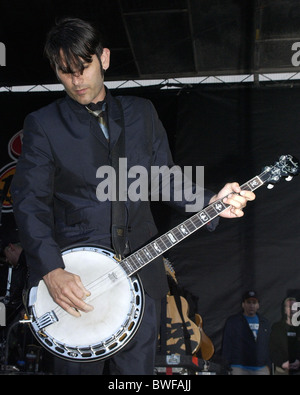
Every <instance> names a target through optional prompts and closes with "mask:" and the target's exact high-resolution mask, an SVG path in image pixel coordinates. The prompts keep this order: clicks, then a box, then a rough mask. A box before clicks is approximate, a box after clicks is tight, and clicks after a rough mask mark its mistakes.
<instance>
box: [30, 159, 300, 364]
mask: <svg viewBox="0 0 300 395" xmlns="http://www.w3.org/2000/svg"><path fill="white" fill-rule="evenodd" d="M298 173H299V164H298V161H297V160H296V159H295V158H294V157H292V156H291V155H282V156H281V157H280V158H279V159H278V161H277V162H275V164H274V165H273V166H267V167H265V168H264V170H263V171H262V173H261V174H260V175H258V176H255V177H254V178H252V179H251V180H249V181H248V182H247V183H245V184H243V185H242V186H241V189H242V190H248V191H254V190H255V189H257V188H259V187H260V186H262V185H263V184H268V188H270V187H273V186H274V184H275V183H277V182H278V181H279V180H280V178H281V177H285V178H286V180H288V181H289V180H291V179H292V178H293V176H295V175H297V174H298ZM228 207H229V205H226V204H225V203H224V202H223V199H219V200H217V201H215V202H214V203H212V204H210V205H209V206H207V207H206V208H204V209H203V210H201V211H199V212H198V213H197V214H194V215H193V216H192V217H190V218H189V219H187V220H185V221H184V222H182V223H181V224H179V225H178V226H176V227H174V228H173V229H171V230H170V231H168V232H167V233H165V234H163V235H162V236H160V237H158V238H156V239H155V240H153V241H151V242H150V243H149V244H147V245H146V246H144V247H142V248H140V249H139V250H137V251H136V252H134V253H133V254H131V255H130V256H128V257H126V258H124V259H122V260H121V261H118V260H117V259H116V258H115V256H114V253H113V252H112V251H109V250H107V249H104V248H101V247H99V246H91V245H89V246H87V245H86V246H85V245H79V246H74V247H70V248H68V249H65V250H63V251H62V257H63V261H64V264H65V267H66V269H67V270H68V271H70V272H73V273H75V274H78V275H79V276H80V277H81V280H82V282H83V284H84V286H85V287H86V288H87V289H88V290H89V291H90V293H91V295H90V296H89V297H88V298H87V299H86V302H87V303H90V304H92V305H93V306H94V310H93V311H92V312H89V313H82V315H81V317H79V318H76V317H73V316H72V315H70V314H68V313H67V312H66V311H65V310H63V309H62V308H61V307H60V306H58V305H57V304H56V303H55V302H54V301H53V299H52V297H51V296H50V294H49V292H48V289H47V287H46V285H45V283H44V281H43V280H41V281H40V282H39V283H38V285H37V286H36V287H33V288H31V290H30V291H29V295H28V312H29V319H28V321H27V322H29V323H30V328H31V330H32V332H33V334H34V335H35V337H36V339H37V340H38V341H39V342H40V343H41V345H42V346H43V347H45V348H46V349H47V350H48V351H50V352H52V353H53V354H55V355H56V356H58V357H60V358H63V359H66V360H71V361H78V362H84V361H86V362H90V361H96V360H98V361H99V360H105V359H107V358H109V357H111V356H112V355H113V354H115V353H117V352H119V351H120V350H121V349H122V348H123V347H124V346H125V345H126V344H127V343H128V342H130V340H131V339H132V338H133V337H134V335H135V333H136V332H137V330H138V328H139V325H140V323H141V320H142V317H143V312H144V291H143V288H142V285H141V282H140V279H139V276H138V274H137V272H138V271H139V270H140V269H141V268H142V267H144V266H145V265H147V264H148V263H150V262H151V261H152V260H154V259H155V258H157V257H158V256H160V255H162V254H163V253H165V252H166V251H167V250H169V249H170V248H172V247H173V246H174V245H175V244H177V243H178V242H180V241H181V240H183V239H185V238H186V237H188V236H189V235H191V234H192V233H194V232H195V231H196V230H198V229H200V228H201V227H202V226H204V225H205V224H207V223H208V222H209V221H211V220H212V219H213V218H215V217H217V216H218V215H219V214H220V213H222V212H223V211H224V210H226V209H227V208H228Z"/></svg>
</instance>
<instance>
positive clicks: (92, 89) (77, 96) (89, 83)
mask: <svg viewBox="0 0 300 395" xmlns="http://www.w3.org/2000/svg"><path fill="white" fill-rule="evenodd" d="M62 57H63V54H62ZM109 57H110V53H109V50H108V49H107V48H104V50H103V53H102V55H101V57H100V60H101V63H102V67H103V69H104V70H106V69H107V68H108V67H109ZM56 74H57V77H58V78H59V80H60V81H61V83H62V84H63V86H64V88H65V90H66V92H67V94H68V95H69V96H70V97H71V98H72V99H74V100H76V101H77V102H78V103H80V104H83V105H87V104H89V103H97V102H98V101H101V100H104V97H105V88H104V78H103V75H102V68H101V65H100V62H99V59H98V57H97V56H96V55H93V56H92V62H91V63H85V64H84V70H83V72H82V73H81V72H80V71H79V70H75V71H74V72H73V73H65V72H63V71H62V70H61V69H59V68H57V69H56Z"/></svg>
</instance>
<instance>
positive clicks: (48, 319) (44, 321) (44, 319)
mask: <svg viewBox="0 0 300 395" xmlns="http://www.w3.org/2000/svg"><path fill="white" fill-rule="evenodd" d="M57 321H58V318H57V316H56V314H55V313H54V311H53V310H52V311H49V312H47V313H45V314H43V315H42V316H41V317H39V318H38V319H36V320H35V321H34V322H32V326H33V328H34V329H35V330H36V331H37V332H40V331H41V330H42V329H43V328H45V327H46V326H49V325H51V324H54V322H57Z"/></svg>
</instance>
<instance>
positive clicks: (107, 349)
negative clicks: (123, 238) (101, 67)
mask: <svg viewBox="0 0 300 395" xmlns="http://www.w3.org/2000/svg"><path fill="white" fill-rule="evenodd" d="M83 250H84V251H94V252H96V253H100V254H103V255H105V256H108V257H109V258H111V259H113V260H114V261H115V262H116V263H117V264H118V261H117V260H116V259H115V257H114V253H113V251H111V250H109V249H108V248H104V247H101V246H99V245H95V244H92V245H89V244H87V245H82V244H77V245H73V246H70V247H67V248H65V249H63V250H62V255H65V254H67V253H70V252H76V251H83ZM127 279H128V281H129V282H130V285H131V291H132V293H133V295H132V297H131V301H130V303H131V304H132V307H131V311H129V312H128V313H127V316H128V319H127V320H126V321H125V322H124V325H121V326H120V328H118V329H117V330H116V331H115V332H114V333H112V334H111V336H109V337H108V338H105V339H101V340H100V341H99V342H96V343H93V344H87V345H84V346H76V345H70V344H68V343H67V342H61V341H58V340H56V339H55V338H54V337H53V336H52V335H49V333H48V332H47V328H46V327H45V328H42V329H39V328H38V326H37V322H38V320H39V319H40V318H41V317H37V314H36V307H35V305H36V303H32V304H31V305H30V306H29V308H30V312H31V314H30V317H31V318H32V322H31V325H30V329H31V331H32V333H33V334H34V336H35V338H36V339H37V340H38V342H39V343H40V344H41V345H42V346H44V347H45V348H46V349H47V350H48V351H50V352H51V353H52V354H54V355H55V356H57V357H59V358H61V359H64V360H69V361H73V362H94V361H104V360H106V359H108V358H110V357H111V356H113V355H114V354H116V353H117V352H119V351H121V349H123V348H124V347H125V346H126V345H127V344H128V343H129V342H130V341H131V339H132V338H133V337H134V335H135V334H136V332H137V330H138V329H139V326H140V324H141V321H142V318H143V315H144V305H145V295H144V290H143V287H142V283H141V280H140V278H139V276H138V275H137V274H134V275H132V276H128V275H127ZM41 281H43V280H41ZM41 281H40V282H41ZM39 284H40V283H39ZM39 284H38V285H37V286H36V287H34V289H31V290H30V294H31V292H32V291H33V294H34V293H36V292H37V289H38V286H39Z"/></svg>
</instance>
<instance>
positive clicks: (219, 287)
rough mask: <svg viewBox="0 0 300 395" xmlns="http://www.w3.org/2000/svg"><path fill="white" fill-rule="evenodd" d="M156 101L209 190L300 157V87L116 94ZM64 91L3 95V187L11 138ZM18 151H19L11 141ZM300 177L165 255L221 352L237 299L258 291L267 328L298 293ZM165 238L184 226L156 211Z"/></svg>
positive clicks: (6, 210) (173, 141) (5, 233)
mask: <svg viewBox="0 0 300 395" xmlns="http://www.w3.org/2000/svg"><path fill="white" fill-rule="evenodd" d="M113 93H114V94H137V95H140V96H143V97H148V98H150V99H151V100H152V101H153V103H154V104H155V106H156V108H157V111H158V113H159V115H160V118H161V119H162V121H163V123H164V125H165V127H166V130H167V132H168V136H169V140H170V145H171V149H172V152H173V155H174V158H175V161H176V163H177V164H179V165H181V166H185V165H193V166H204V169H205V170H204V174H205V185H206V187H208V188H210V189H212V190H215V191H217V190H218V189H220V188H221V187H222V186H223V184H224V183H225V182H228V181H233V180H236V181H239V182H241V183H243V182H245V181H247V180H248V179H250V178H252V177H253V176H254V175H256V174H259V173H260V172H261V169H262V167H264V166H266V165H272V164H273V163H274V161H275V160H277V158H278V156H279V155H281V154H286V153H290V154H292V155H295V156H296V157H297V156H298V157H300V152H299V151H300V135H299V125H300V123H299V120H300V88H299V87H297V86H294V87H292V86H288V85H286V84H284V85H280V84H276V85H270V86H265V87H254V86H252V85H251V86H250V85H248V86H247V85H246V86H237V85H225V84H223V85H218V86H200V87H189V88H183V89H181V90H177V89H176V90H175V89H170V90H160V91H159V90H155V89H142V90H141V89H138V90H134V89H133V90H124V91H122V90H118V91H115V92H113ZM61 95H62V93H61V92H58V93H53V92H52V93H51V92H46V93H2V94H0V109H1V110H0V111H1V119H0V128H1V133H0V136H1V164H0V168H1V174H0V177H1V178H0V182H1V184H0V186H1V189H3V186H4V184H5V183H4V181H3V180H5V179H8V180H9V178H7V175H9V174H10V173H9V171H8V169H9V168H10V166H11V165H14V164H15V163H16V161H17V156H18V149H17V150H11V149H10V150H9V146H11V139H12V138H13V136H14V135H15V134H16V133H17V132H18V131H19V130H21V129H22V124H23V119H24V117H25V115H26V114H27V113H28V112H31V111H33V110H35V109H37V108H39V107H41V106H43V105H45V104H47V103H49V102H51V101H52V100H54V99H56V98H57V97H60V96H61ZM15 145H16V146H18V145H17V144H15ZM299 186H300V177H298V178H295V179H294V180H293V181H292V182H291V183H287V182H281V183H279V184H278V185H277V186H276V187H275V188H274V189H273V190H270V191H269V190H267V189H266V188H265V187H262V188H260V189H259V190H257V193H256V194H257V200H256V201H255V202H252V203H250V204H249V206H248V208H247V210H246V213H245V216H244V217H243V218H241V219H236V220H230V221H229V220H223V219H221V221H220V225H219V227H218V228H217V229H216V231H214V232H208V231H207V230H205V229H203V228H202V229H200V230H199V231H198V232H197V233H195V234H193V235H192V236H190V237H189V238H188V239H186V240H185V241H183V242H182V243H180V244H179V245H177V246H176V247H174V248H173V249H172V250H170V251H169V253H168V258H169V260H170V261H171V262H172V263H173V265H174V267H175V270H176V276H177V279H178V281H179V285H181V286H182V287H183V288H184V289H185V290H186V291H187V292H189V293H191V294H192V295H193V296H194V298H195V301H196V310H197V311H198V312H199V313H200V314H201V316H202V318H203V324H204V330H205V332H206V333H207V334H208V336H210V337H211V339H212V340H213V342H214V345H215V348H216V354H218V353H219V351H220V347H221V340H222V329H223V326H224V323H225V320H226V318H227V317H228V316H229V315H231V314H233V313H235V312H237V311H239V310H240V308H241V294H242V293H243V292H244V291H245V290H247V289H248V288H255V289H256V290H257V292H258V293H259V295H260V298H261V306H260V312H261V313H262V314H264V315H265V316H266V317H267V318H269V320H270V321H271V322H274V321H275V320H278V319H279V318H280V304H281V301H282V299H283V298H284V297H285V296H286V295H287V293H288V292H290V290H293V292H298V290H299V289H300V270H299V255H300V254H299V252H300V230H299V222H300V221H299V220H300V215H299V214H300V208H299V198H300V188H299ZM8 197H9V194H8V195H7V196H6V197H5V199H4V200H5V202H4V203H5V206H4V207H3V210H2V218H1V224H2V225H1V241H2V243H5V242H6V241H7V240H8V241H9V240H10V239H11V237H12V236H11V235H12V234H13V233H14V232H13V231H14V222H13V214H12V211H11V209H10V206H9V202H7V201H6V200H9V199H7V198H8ZM154 213H155V216H156V218H157V223H158V226H159V228H160V231H161V232H164V231H166V230H167V229H168V228H169V227H171V226H174V225H175V224H177V223H179V222H181V221H183V220H184V218H181V217H180V216H179V215H178V214H177V213H175V212H174V211H172V210H170V209H169V210H166V209H165V208H164V209H162V207H161V205H156V206H154Z"/></svg>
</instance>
